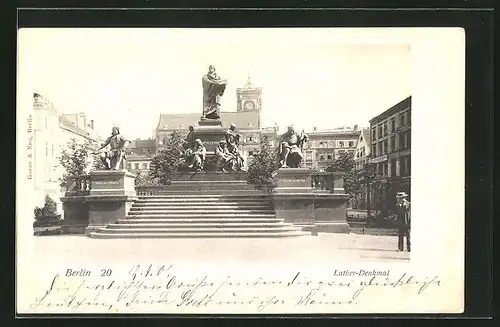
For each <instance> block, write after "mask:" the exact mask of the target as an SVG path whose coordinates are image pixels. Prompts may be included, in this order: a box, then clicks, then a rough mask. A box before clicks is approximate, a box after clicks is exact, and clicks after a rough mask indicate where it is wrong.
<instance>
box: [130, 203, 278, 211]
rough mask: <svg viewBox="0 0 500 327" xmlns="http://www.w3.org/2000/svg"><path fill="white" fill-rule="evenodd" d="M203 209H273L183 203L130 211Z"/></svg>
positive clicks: (140, 205) (138, 205)
mask: <svg viewBox="0 0 500 327" xmlns="http://www.w3.org/2000/svg"><path fill="white" fill-rule="evenodd" d="M200 207H203V209H206V210H209V209H220V210H223V209H245V210H254V209H255V210H263V209H266V210H273V207H272V206H270V205H267V204H254V205H248V204H232V205H219V204H211V203H209V204H204V203H199V204H189V203H183V204H133V205H132V207H131V208H130V209H131V210H132V209H136V210H143V209H145V210H151V209H153V210H184V209H197V208H200Z"/></svg>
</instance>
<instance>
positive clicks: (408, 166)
mask: <svg viewBox="0 0 500 327" xmlns="http://www.w3.org/2000/svg"><path fill="white" fill-rule="evenodd" d="M407 168H408V176H411V154H409V155H408V162H407Z"/></svg>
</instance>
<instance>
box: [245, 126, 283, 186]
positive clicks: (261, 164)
mask: <svg viewBox="0 0 500 327" xmlns="http://www.w3.org/2000/svg"><path fill="white" fill-rule="evenodd" d="M276 168H277V167H276V151H275V150H274V149H273V148H272V147H271V145H270V144H269V138H268V137H267V136H266V135H263V136H262V137H261V140H260V149H259V150H258V151H257V153H256V154H254V157H253V158H252V160H251V161H250V163H249V165H248V174H247V181H248V183H249V184H253V185H254V186H255V187H256V188H257V189H261V188H262V187H263V186H267V187H271V188H274V187H276V180H275V178H274V176H273V173H274V172H275V171H276Z"/></svg>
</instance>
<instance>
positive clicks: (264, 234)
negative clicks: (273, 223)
mask: <svg viewBox="0 0 500 327" xmlns="http://www.w3.org/2000/svg"><path fill="white" fill-rule="evenodd" d="M307 235H311V233H310V232H303V231H283V232H278V233H268V232H255V233H247V232H232V233H230V232H227V231H219V232H212V233H198V232H193V233H169V232H164V233H161V232H151V233H137V234H136V233H133V232H130V231H129V232H128V233H120V234H117V233H108V232H94V233H90V234H89V236H90V237H92V238H112V239H116V238H237V237H242V238H243V237H251V238H272V237H295V236H307Z"/></svg>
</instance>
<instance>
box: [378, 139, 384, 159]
mask: <svg viewBox="0 0 500 327" xmlns="http://www.w3.org/2000/svg"><path fill="white" fill-rule="evenodd" d="M383 146H384V144H383V142H380V143H379V144H378V155H379V156H381V155H383V154H384V149H383Z"/></svg>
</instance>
